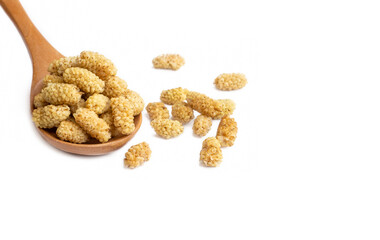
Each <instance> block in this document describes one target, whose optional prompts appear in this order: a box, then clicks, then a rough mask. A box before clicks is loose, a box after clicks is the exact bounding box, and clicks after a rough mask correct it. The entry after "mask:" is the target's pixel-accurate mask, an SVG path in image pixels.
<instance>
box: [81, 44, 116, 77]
mask: <svg viewBox="0 0 380 240" xmlns="http://www.w3.org/2000/svg"><path fill="white" fill-rule="evenodd" d="M78 65H79V66H80V67H82V68H86V69H88V70H90V71H91V72H93V73H95V74H96V75H97V76H98V77H99V78H101V79H102V80H104V81H106V80H107V79H108V78H110V77H111V76H115V75H116V73H117V69H116V67H115V65H114V64H113V63H112V62H111V60H109V59H108V58H106V57H105V56H103V55H102V54H99V53H97V52H90V51H83V52H81V53H80V57H79V61H78Z"/></svg>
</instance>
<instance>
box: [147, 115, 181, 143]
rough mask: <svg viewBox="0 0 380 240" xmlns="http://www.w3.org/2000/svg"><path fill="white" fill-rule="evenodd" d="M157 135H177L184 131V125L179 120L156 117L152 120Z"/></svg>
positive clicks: (169, 136) (165, 136) (170, 136)
mask: <svg viewBox="0 0 380 240" xmlns="http://www.w3.org/2000/svg"><path fill="white" fill-rule="evenodd" d="M150 125H151V126H152V127H153V129H154V131H155V132H156V133H157V135H159V136H161V137H163V138H172V137H177V136H178V135H180V134H181V133H182V132H183V126H182V124H181V123H180V122H179V121H176V120H170V119H164V118H156V119H154V120H153V121H151V122H150Z"/></svg>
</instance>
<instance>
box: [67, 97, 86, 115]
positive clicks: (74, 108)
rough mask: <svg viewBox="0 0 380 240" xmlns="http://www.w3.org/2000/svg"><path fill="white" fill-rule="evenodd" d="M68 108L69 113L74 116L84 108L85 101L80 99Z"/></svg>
mask: <svg viewBox="0 0 380 240" xmlns="http://www.w3.org/2000/svg"><path fill="white" fill-rule="evenodd" d="M69 107H70V111H71V113H72V114H74V113H75V112H76V111H77V110H78V109H79V108H84V107H86V101H85V100H84V99H83V98H81V99H80V100H79V102H78V103H76V104H73V105H70V106H69Z"/></svg>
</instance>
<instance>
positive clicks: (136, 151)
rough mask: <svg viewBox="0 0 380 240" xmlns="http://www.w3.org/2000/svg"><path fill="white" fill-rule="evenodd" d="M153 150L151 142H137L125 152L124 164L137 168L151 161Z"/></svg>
mask: <svg viewBox="0 0 380 240" xmlns="http://www.w3.org/2000/svg"><path fill="white" fill-rule="evenodd" d="M151 154H152V150H150V148H149V144H148V143H146V142H142V143H139V144H136V145H134V146H132V147H130V148H129V149H128V152H126V153H125V158H124V165H125V166H126V167H129V168H135V167H138V166H140V165H141V164H143V163H144V162H147V161H149V159H150V155H151Z"/></svg>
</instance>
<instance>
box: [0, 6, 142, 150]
mask: <svg viewBox="0 0 380 240" xmlns="http://www.w3.org/2000/svg"><path fill="white" fill-rule="evenodd" d="M0 5H1V6H2V7H3V9H4V10H5V12H6V13H7V14H8V16H9V17H10V19H11V20H12V21H13V23H14V24H15V26H16V27H17V29H18V31H19V33H20V35H21V37H22V38H23V40H24V43H25V45H26V47H27V48H28V51H29V56H30V58H31V60H32V65H33V79H32V86H31V88H30V110H31V111H33V109H34V107H33V99H34V96H35V95H37V94H38V93H39V92H40V91H41V89H42V79H43V77H44V76H45V75H46V74H48V72H47V68H48V66H49V64H50V63H51V62H52V61H53V60H55V59H58V58H61V57H63V55H62V54H61V53H59V52H58V51H57V50H56V49H55V48H54V47H52V46H51V45H50V43H49V42H48V41H47V40H46V39H45V38H44V37H43V36H42V35H41V33H40V32H39V31H38V30H37V28H36V27H35V26H34V24H33V23H32V21H31V20H30V18H29V17H28V15H27V14H26V12H25V10H24V8H23V7H22V6H21V4H20V2H19V1H18V0H0ZM134 121H135V125H136V129H135V131H134V132H133V133H132V134H130V135H128V136H122V137H119V138H112V139H111V140H110V141H109V142H107V143H98V142H94V143H88V144H74V143H69V142H64V141H61V140H59V139H58V138H57V135H56V134H55V131H52V130H51V131H49V130H45V129H41V128H37V129H38V132H39V133H40V134H41V136H42V137H43V138H44V139H45V140H46V141H47V142H48V143H50V144H51V145H53V146H54V147H56V148H58V149H60V150H63V151H65V152H70V153H75V154H80V155H102V154H106V153H108V152H111V151H114V150H116V149H119V148H120V147H122V146H123V145H125V144H126V143H127V142H128V141H129V140H130V139H131V138H132V137H133V136H134V135H135V134H136V132H137V131H138V130H139V128H140V126H141V121H142V114H141V113H140V114H139V115H137V116H135V119H134Z"/></svg>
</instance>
